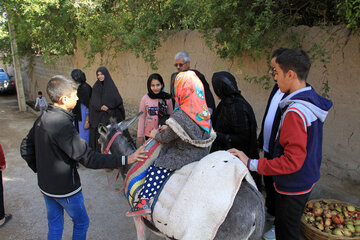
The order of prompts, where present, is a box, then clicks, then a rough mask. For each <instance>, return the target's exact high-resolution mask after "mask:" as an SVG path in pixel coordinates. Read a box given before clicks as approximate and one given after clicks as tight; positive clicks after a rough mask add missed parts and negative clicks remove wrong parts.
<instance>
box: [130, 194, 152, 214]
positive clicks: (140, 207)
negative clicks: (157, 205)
mask: <svg viewBox="0 0 360 240" xmlns="http://www.w3.org/2000/svg"><path fill="white" fill-rule="evenodd" d="M150 213H151V209H150V207H149V199H148V198H141V199H140V201H139V202H137V203H136V205H135V206H134V207H133V208H132V209H131V210H130V211H129V212H127V213H126V216H127V217H136V216H142V215H146V214H150Z"/></svg>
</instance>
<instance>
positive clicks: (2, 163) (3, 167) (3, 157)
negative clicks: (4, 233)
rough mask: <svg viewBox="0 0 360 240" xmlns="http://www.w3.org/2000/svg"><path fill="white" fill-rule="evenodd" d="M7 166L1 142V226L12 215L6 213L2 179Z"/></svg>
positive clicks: (0, 226)
mask: <svg viewBox="0 0 360 240" xmlns="http://www.w3.org/2000/svg"><path fill="white" fill-rule="evenodd" d="M5 168H6V161H5V155H4V151H3V149H2V146H1V144H0V228H2V227H4V226H5V224H6V223H8V222H9V221H10V220H11V218H12V215H11V214H5V207H4V188H3V180H2V172H3V171H4V170H5Z"/></svg>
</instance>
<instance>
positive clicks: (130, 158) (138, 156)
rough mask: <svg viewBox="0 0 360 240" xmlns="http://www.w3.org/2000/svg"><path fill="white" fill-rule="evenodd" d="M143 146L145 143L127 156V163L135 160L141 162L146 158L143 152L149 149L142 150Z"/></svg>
mask: <svg viewBox="0 0 360 240" xmlns="http://www.w3.org/2000/svg"><path fill="white" fill-rule="evenodd" d="M145 146H146V145H141V146H140V147H139V148H138V149H137V150H136V151H135V152H134V153H133V154H131V155H129V156H128V164H131V163H134V162H135V161H139V162H142V161H144V159H147V158H148V157H147V156H145V154H146V153H147V152H149V151H147V150H146V151H145V150H144V148H145Z"/></svg>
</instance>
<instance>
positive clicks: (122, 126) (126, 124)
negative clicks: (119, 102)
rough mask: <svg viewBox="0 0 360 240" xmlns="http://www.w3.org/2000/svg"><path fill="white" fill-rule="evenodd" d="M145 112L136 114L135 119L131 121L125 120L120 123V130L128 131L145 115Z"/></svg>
mask: <svg viewBox="0 0 360 240" xmlns="http://www.w3.org/2000/svg"><path fill="white" fill-rule="evenodd" d="M143 113H144V112H143V111H141V112H139V113H138V114H136V116H135V117H133V118H131V119H125V120H123V121H122V122H120V123H118V128H119V129H120V130H121V131H124V130H125V129H127V128H128V127H130V126H131V125H133V124H134V123H135V122H136V121H137V120H138V119H139V118H140V116H141V115H142V114H143Z"/></svg>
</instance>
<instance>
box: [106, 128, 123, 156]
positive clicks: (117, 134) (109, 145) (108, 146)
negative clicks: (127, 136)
mask: <svg viewBox="0 0 360 240" xmlns="http://www.w3.org/2000/svg"><path fill="white" fill-rule="evenodd" d="M121 134H122V132H116V133H115V134H114V136H112V138H111V139H110V141H109V143H108V145H107V146H106V149H105V151H104V154H108V153H109V150H110V147H111V145H112V144H113V142H114V140H115V138H116V137H117V136H119V135H121Z"/></svg>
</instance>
